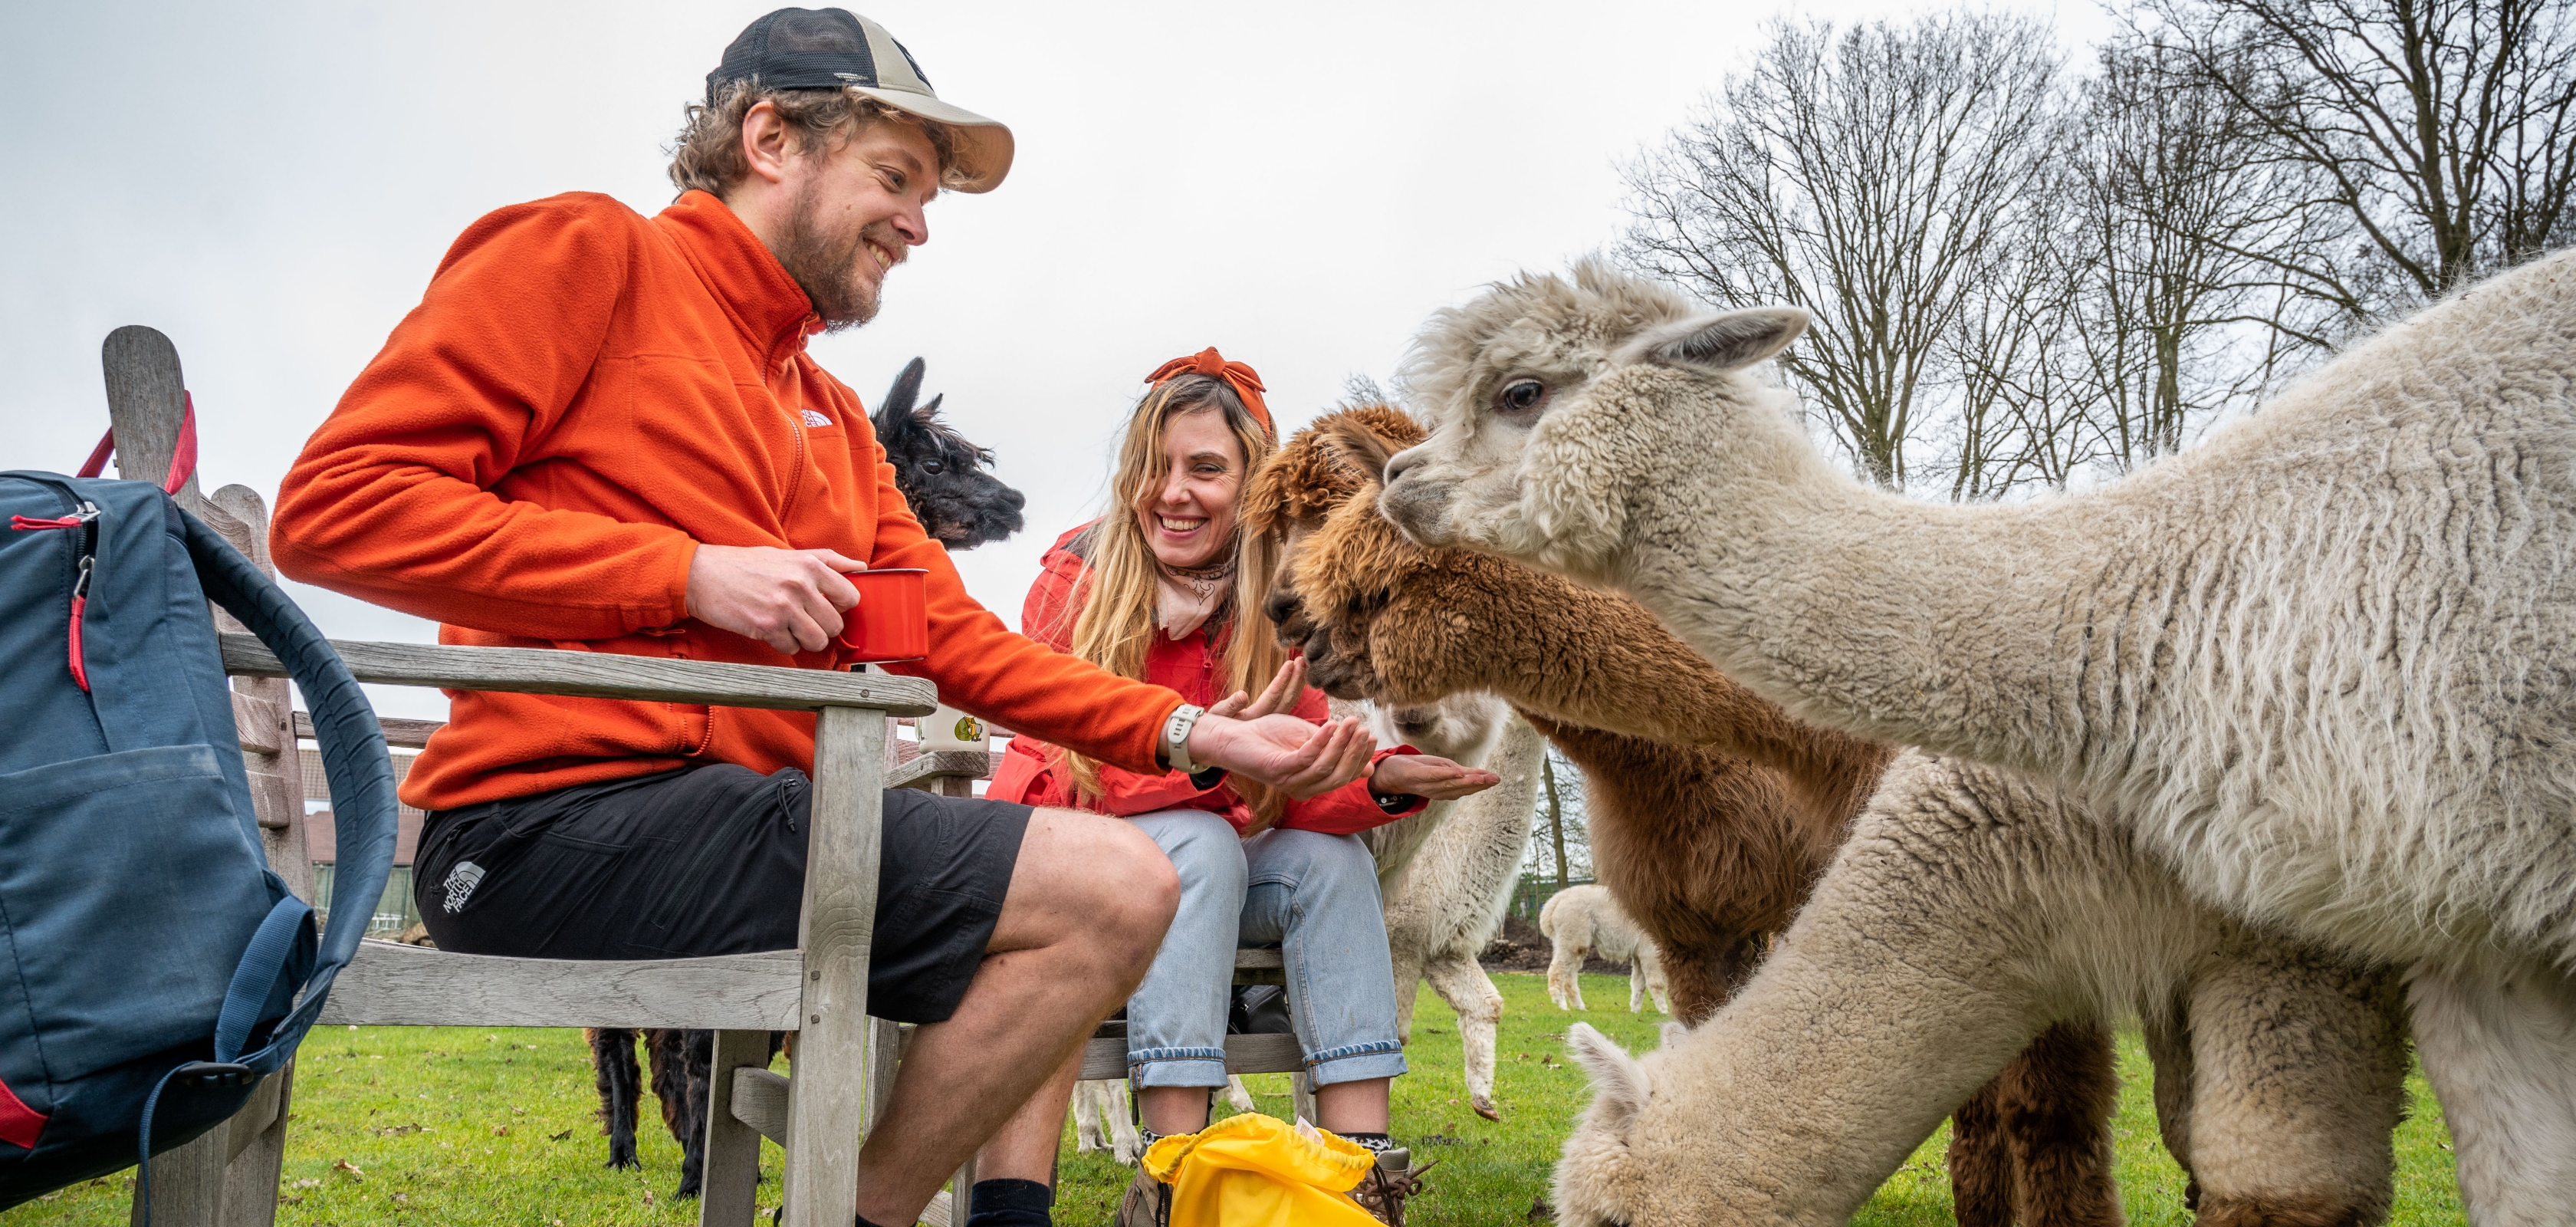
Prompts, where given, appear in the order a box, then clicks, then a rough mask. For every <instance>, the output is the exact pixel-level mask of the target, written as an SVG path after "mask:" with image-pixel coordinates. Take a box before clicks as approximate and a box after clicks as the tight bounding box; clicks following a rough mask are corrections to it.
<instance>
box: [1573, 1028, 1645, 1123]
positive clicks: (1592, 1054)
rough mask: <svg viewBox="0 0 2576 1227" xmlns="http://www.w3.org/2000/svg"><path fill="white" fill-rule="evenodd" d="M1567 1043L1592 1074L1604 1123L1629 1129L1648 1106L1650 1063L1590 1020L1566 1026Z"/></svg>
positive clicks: (1576, 1059) (1594, 1096) (1594, 1094)
mask: <svg viewBox="0 0 2576 1227" xmlns="http://www.w3.org/2000/svg"><path fill="white" fill-rule="evenodd" d="M1565 1047H1566V1050H1567V1051H1568V1052H1571V1053H1573V1054H1574V1063H1575V1064H1577V1065H1580V1066H1582V1067H1583V1072H1585V1073H1587V1074H1590V1075H1592V1104H1593V1106H1594V1107H1596V1108H1599V1109H1601V1112H1602V1118H1601V1119H1602V1123H1603V1124H1606V1125H1608V1126H1609V1127H1610V1128H1611V1129H1613V1130H1616V1131H1618V1132H1621V1133H1625V1132H1626V1131H1627V1128H1628V1125H1629V1123H1630V1122H1632V1121H1634V1120H1636V1119H1637V1114H1638V1113H1639V1112H1642V1111H1644V1110H1645V1108H1646V1098H1647V1095H1648V1094H1649V1092H1648V1090H1647V1085H1646V1067H1645V1066H1643V1065H1640V1064H1638V1063H1637V1058H1635V1057H1632V1056H1629V1055H1628V1050H1627V1049H1625V1048H1622V1047H1620V1046H1619V1045H1618V1042H1617V1041H1615V1040H1612V1039H1611V1038H1610V1037H1609V1036H1606V1035H1603V1034H1601V1033H1600V1032H1598V1031H1595V1030H1593V1029H1592V1027H1591V1025H1590V1024H1588V1023H1576V1024H1574V1025H1573V1026H1571V1027H1568V1028H1566V1029H1565Z"/></svg>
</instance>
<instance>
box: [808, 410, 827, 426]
mask: <svg viewBox="0 0 2576 1227" xmlns="http://www.w3.org/2000/svg"><path fill="white" fill-rule="evenodd" d="M805 424H806V425H808V426H829V425H831V424H832V419H830V418H827V417H824V416H823V415H822V414H819V413H816V412H814V411H813V410H811V409H808V410H806V411H805Z"/></svg>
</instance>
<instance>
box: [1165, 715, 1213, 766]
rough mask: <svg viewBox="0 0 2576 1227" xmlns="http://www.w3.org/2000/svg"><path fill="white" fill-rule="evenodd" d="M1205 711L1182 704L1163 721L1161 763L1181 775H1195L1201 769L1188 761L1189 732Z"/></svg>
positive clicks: (1196, 724)
mask: <svg viewBox="0 0 2576 1227" xmlns="http://www.w3.org/2000/svg"><path fill="white" fill-rule="evenodd" d="M1206 714H1207V709H1206V708H1204V707H1199V706H1197V705H1195V704H1190V703H1183V704H1181V705H1180V706H1179V707H1176V708H1173V709H1172V715H1171V718H1170V719H1167V720H1165V721H1163V761H1164V762H1165V763H1167V764H1169V765H1170V766H1171V768H1172V770H1174V771H1178V772H1180V773H1181V774H1183V775H1197V774H1198V773H1199V771H1200V770H1201V768H1200V767H1199V765H1198V764H1197V763H1195V762H1192V761H1190V730H1191V729H1194V728H1197V727H1198V726H1199V717H1201V716H1204V715H1206Z"/></svg>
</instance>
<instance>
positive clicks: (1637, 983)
mask: <svg viewBox="0 0 2576 1227" xmlns="http://www.w3.org/2000/svg"><path fill="white" fill-rule="evenodd" d="M1645 1008H1646V964H1645V956H1644V955H1638V956H1636V957H1635V958H1632V959H1630V960H1629V961H1628V1012H1629V1013H1631V1014H1637V1013H1642V1012H1643V1011H1644V1010H1645Z"/></svg>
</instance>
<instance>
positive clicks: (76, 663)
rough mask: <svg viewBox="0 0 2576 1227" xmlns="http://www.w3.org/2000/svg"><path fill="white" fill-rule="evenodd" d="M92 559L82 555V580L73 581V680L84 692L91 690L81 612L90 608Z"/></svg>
mask: <svg viewBox="0 0 2576 1227" xmlns="http://www.w3.org/2000/svg"><path fill="white" fill-rule="evenodd" d="M91 561H92V560H91V558H90V556H89V555H87V554H83V555H81V560H80V578H79V579H76V580H73V581H72V635H71V639H72V648H71V655H72V680H73V681H75V682H78V683H80V688H81V690H82V691H84V692H86V691H88V690H89V669H88V667H87V666H84V665H83V664H82V663H81V612H82V611H83V610H85V609H87V608H89V572H90V563H91Z"/></svg>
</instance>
